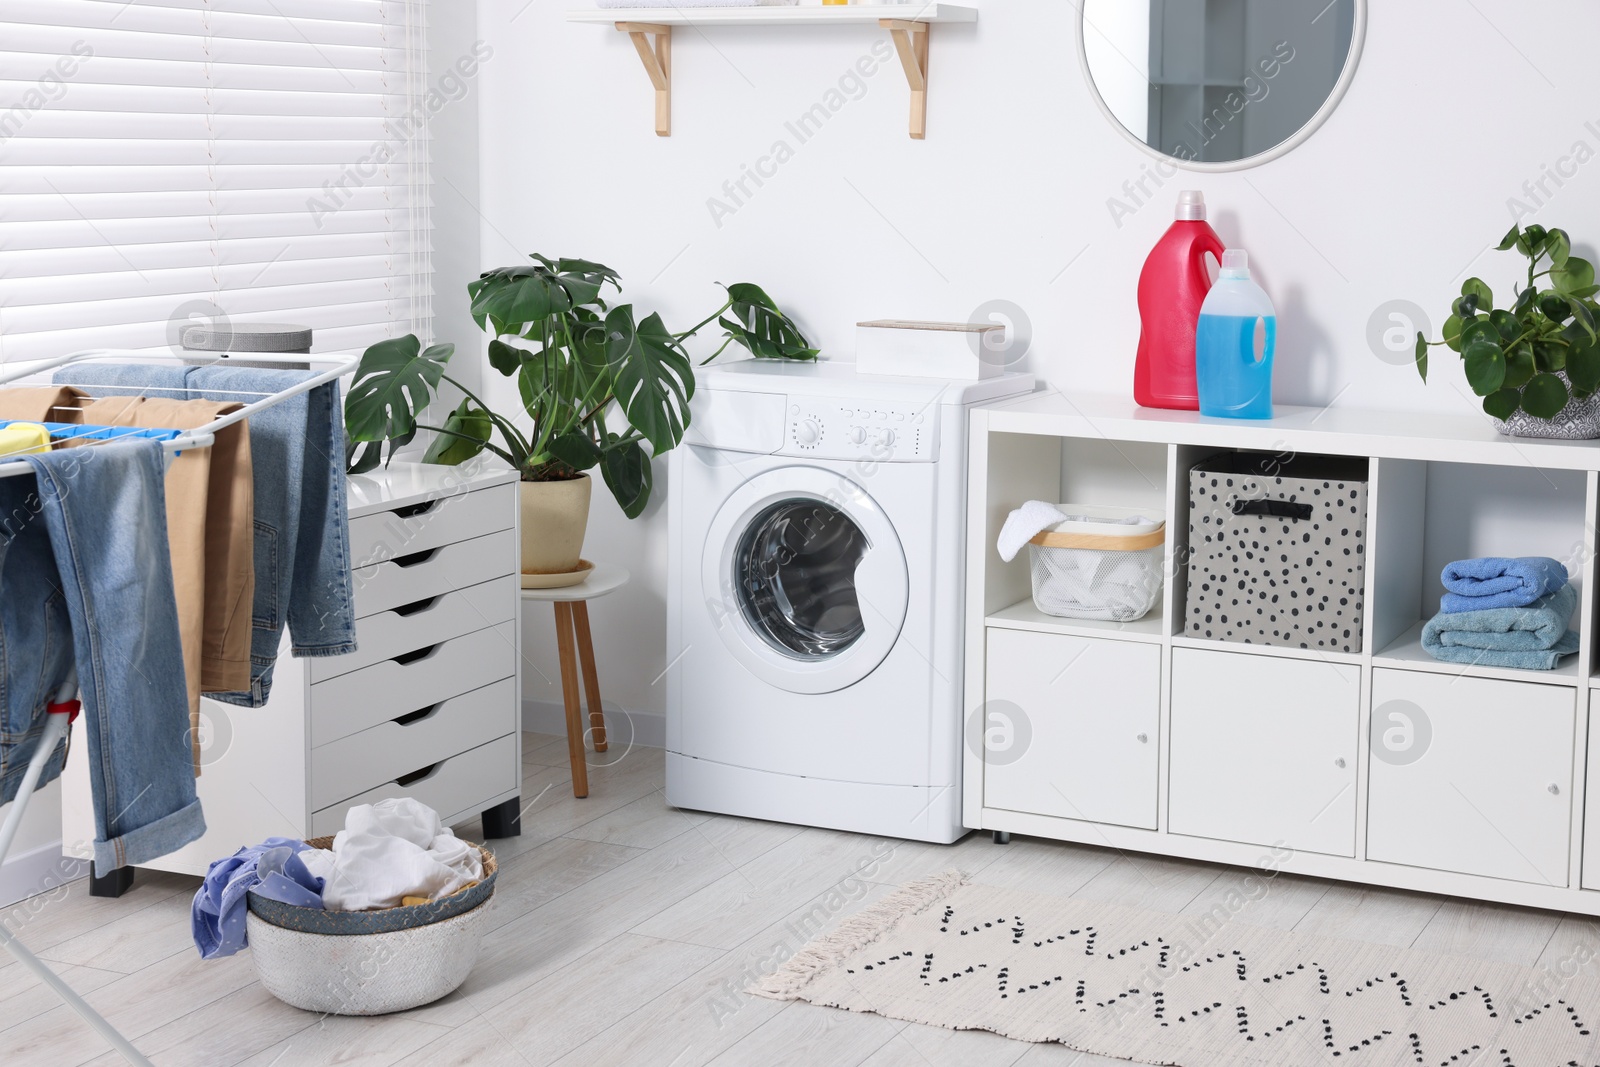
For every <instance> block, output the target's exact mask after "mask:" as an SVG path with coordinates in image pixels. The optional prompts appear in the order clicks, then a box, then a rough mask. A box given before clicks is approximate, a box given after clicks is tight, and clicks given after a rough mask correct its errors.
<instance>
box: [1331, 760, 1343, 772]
mask: <svg viewBox="0 0 1600 1067" xmlns="http://www.w3.org/2000/svg"><path fill="white" fill-rule="evenodd" d="M1333 765H1334V766H1335V767H1337V768H1339V769H1340V770H1341V771H1342V770H1344V757H1343V756H1340V757H1338V758H1337V759H1335V760H1334V761H1333Z"/></svg>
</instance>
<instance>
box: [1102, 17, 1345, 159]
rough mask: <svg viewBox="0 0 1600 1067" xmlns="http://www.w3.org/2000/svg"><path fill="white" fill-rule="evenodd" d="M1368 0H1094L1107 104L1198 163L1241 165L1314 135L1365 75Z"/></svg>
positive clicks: (1151, 138)
mask: <svg viewBox="0 0 1600 1067" xmlns="http://www.w3.org/2000/svg"><path fill="white" fill-rule="evenodd" d="M1366 23H1367V4H1366V0H1083V6H1082V8H1081V10H1080V12H1079V16H1078V52H1079V59H1080V60H1081V62H1082V64H1083V71H1084V77H1086V78H1087V79H1088V80H1089V85H1090V87H1091V88H1092V89H1093V90H1094V97H1095V100H1096V101H1097V102H1098V103H1099V105H1100V109H1101V110H1102V111H1104V112H1105V113H1106V116H1107V117H1108V118H1110V119H1111V120H1112V122H1113V123H1114V124H1115V125H1116V126H1117V128H1118V129H1120V130H1122V132H1123V133H1125V134H1127V136H1128V137H1129V138H1130V139H1131V140H1133V141H1134V142H1135V143H1137V144H1138V145H1140V146H1141V147H1143V148H1145V149H1147V150H1148V151H1150V152H1152V153H1154V154H1156V155H1160V156H1166V157H1169V158H1171V159H1172V160H1173V161H1174V162H1175V163H1177V165H1178V166H1181V167H1184V168H1186V169H1189V170H1238V169H1241V168H1243V167H1251V166H1255V165H1256V164H1258V163H1264V162H1266V161H1267V160H1269V159H1275V158H1277V157H1278V156H1281V155H1283V154H1284V153H1285V152H1287V151H1289V150H1290V149H1291V148H1293V147H1295V146H1296V145H1298V144H1299V143H1300V142H1301V141H1304V140H1305V139H1306V138H1307V137H1310V136H1311V134H1312V133H1313V132H1315V130H1316V128H1317V127H1318V126H1320V125H1321V124H1322V123H1323V122H1324V121H1325V120H1326V119H1327V117H1328V115H1329V114H1331V113H1332V112H1333V109H1334V108H1335V107H1337V106H1338V103H1339V99H1340V97H1342V96H1343V95H1344V92H1345V89H1346V88H1348V86H1349V84H1350V80H1351V78H1353V77H1354V76H1355V69H1356V61H1357V60H1358V59H1359V58H1360V55H1361V41H1362V38H1363V37H1364V36H1365V34H1366Z"/></svg>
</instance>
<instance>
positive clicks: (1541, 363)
mask: <svg viewBox="0 0 1600 1067" xmlns="http://www.w3.org/2000/svg"><path fill="white" fill-rule="evenodd" d="M1533 357H1534V360H1535V361H1536V362H1537V363H1538V369H1539V370H1541V371H1545V372H1547V373H1552V374H1553V373H1555V372H1556V371H1558V370H1562V369H1564V368H1565V367H1566V365H1567V346H1566V345H1558V344H1556V343H1555V342H1554V341H1535V342H1533ZM1518 384H1521V383H1518Z"/></svg>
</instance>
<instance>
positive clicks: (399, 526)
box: [350, 485, 517, 568]
mask: <svg viewBox="0 0 1600 1067" xmlns="http://www.w3.org/2000/svg"><path fill="white" fill-rule="evenodd" d="M515 489H516V486H514V485H497V486H495V487H494V488H492V489H480V490H478V491H477V492H475V493H461V494H459V495H457V496H447V497H440V498H439V499H437V500H430V501H427V502H426V503H422V504H410V505H407V506H405V507H400V508H396V509H394V510H392V511H378V512H374V513H373V514H371V515H363V516H361V517H360V518H357V519H351V520H350V559H351V560H352V562H353V564H354V566H355V567H357V568H361V567H366V566H370V565H371V564H373V563H382V562H384V561H385V560H391V559H404V558H406V557H407V556H414V555H416V554H417V553H418V552H426V551H427V550H428V549H430V548H438V547H439V546H441V545H449V544H454V543H455V542H457V541H466V540H469V539H471V538H474V537H481V536H483V535H484V534H487V533H494V532H495V531H497V530H509V529H511V528H512V526H513V525H515V523H516V511H515V510H514V509H515V508H516V506H517V497H516V493H515Z"/></svg>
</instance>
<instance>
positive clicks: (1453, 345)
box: [1417, 305, 1565, 352]
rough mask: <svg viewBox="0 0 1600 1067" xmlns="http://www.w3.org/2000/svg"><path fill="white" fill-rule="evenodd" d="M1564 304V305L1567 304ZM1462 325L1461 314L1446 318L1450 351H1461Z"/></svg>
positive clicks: (1445, 336) (1446, 342)
mask: <svg viewBox="0 0 1600 1067" xmlns="http://www.w3.org/2000/svg"><path fill="white" fill-rule="evenodd" d="M1562 306H1563V307H1564V306H1565V305H1562ZM1461 326H1462V322H1461V316H1460V315H1451V316H1450V317H1449V318H1448V319H1445V320H1444V332H1443V334H1442V336H1443V337H1444V343H1445V344H1447V345H1449V346H1450V351H1452V352H1459V351H1461ZM1421 336H1422V335H1421V334H1418V335H1417V337H1418V338H1419V339H1420V338H1421ZM1422 343H1423V344H1426V343H1427V342H1425V341H1424V342H1422Z"/></svg>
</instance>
